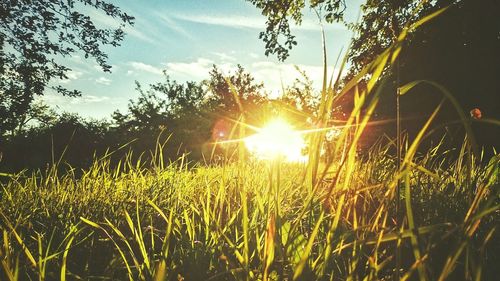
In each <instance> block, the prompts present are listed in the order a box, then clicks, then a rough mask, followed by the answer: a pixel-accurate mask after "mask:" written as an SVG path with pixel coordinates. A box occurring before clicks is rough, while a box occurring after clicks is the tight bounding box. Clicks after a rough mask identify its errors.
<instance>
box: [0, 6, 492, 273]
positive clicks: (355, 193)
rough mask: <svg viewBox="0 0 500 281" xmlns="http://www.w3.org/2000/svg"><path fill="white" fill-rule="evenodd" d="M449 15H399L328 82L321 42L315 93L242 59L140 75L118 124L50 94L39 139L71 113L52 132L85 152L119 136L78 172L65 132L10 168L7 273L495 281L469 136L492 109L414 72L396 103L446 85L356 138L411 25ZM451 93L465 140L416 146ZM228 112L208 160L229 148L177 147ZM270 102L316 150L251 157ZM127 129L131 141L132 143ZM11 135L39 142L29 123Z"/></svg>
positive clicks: (480, 158) (0, 256)
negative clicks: (195, 157) (199, 71)
mask: <svg viewBox="0 0 500 281" xmlns="http://www.w3.org/2000/svg"><path fill="white" fill-rule="evenodd" d="M256 2H258V1H256ZM318 2H321V1H318ZM325 2H326V3H330V4H332V3H333V4H334V3H336V2H335V1H333V2H332V1H325ZM338 3H340V2H338ZM445 12H446V8H443V9H438V10H434V11H432V13H429V14H427V15H425V16H424V17H423V18H420V19H419V20H417V21H411V22H408V23H406V24H405V27H404V28H402V29H401V32H400V33H399V34H398V35H397V36H395V38H394V40H392V41H391V42H390V44H389V45H387V46H386V47H385V48H384V49H383V50H382V51H381V52H380V53H378V54H377V55H376V56H375V57H374V58H373V60H371V61H370V62H367V63H366V64H365V65H363V67H361V68H360V69H359V72H358V73H356V74H355V75H352V77H350V80H346V81H344V80H343V79H342V73H343V72H344V68H345V67H346V64H347V60H348V57H347V56H346V57H345V58H344V59H343V60H342V61H341V62H339V63H338V65H337V67H338V68H339V69H340V74H339V75H338V76H337V77H332V78H329V76H328V73H327V71H326V70H327V63H326V52H325V54H324V57H325V64H324V69H325V71H324V77H323V88H322V89H321V92H320V94H319V96H318V98H317V99H315V98H314V97H313V96H312V93H311V87H310V83H309V82H308V80H307V79H305V81H304V83H303V84H301V83H299V82H297V83H296V84H295V85H293V86H292V87H290V88H289V89H288V91H287V93H286V94H285V95H284V96H283V97H282V98H281V99H280V100H275V101H271V100H269V99H267V98H266V97H265V96H264V95H262V94H260V93H259V91H260V90H262V85H260V84H256V83H255V82H254V81H253V79H252V77H251V75H250V74H247V73H245V72H244V70H243V69H242V68H241V67H240V68H239V69H238V70H237V71H236V72H235V73H232V74H230V76H229V77H226V76H224V75H222V73H221V72H220V71H219V70H218V69H217V68H216V67H214V68H213V70H212V72H211V77H210V79H209V80H208V81H205V82H203V83H200V84H198V83H191V82H188V83H186V84H178V83H177V82H175V81H172V80H171V79H170V78H168V76H166V80H165V81H164V82H161V83H157V84H153V85H150V87H149V89H148V90H143V88H142V86H141V85H139V84H138V91H139V92H140V94H141V95H140V98H139V99H138V100H137V101H131V102H130V104H129V108H128V111H129V112H128V113H127V114H122V113H120V112H116V113H115V114H114V124H113V125H112V126H110V125H109V124H106V123H99V122H86V121H84V120H81V119H79V118H78V117H75V116H73V115H67V114H66V115H60V116H57V114H55V115H54V114H53V113H51V112H50V111H48V110H46V109H44V107H43V106H41V105H40V106H39V107H38V108H39V109H40V110H35V111H33V113H32V116H33V118H34V119H36V120H38V122H39V124H41V125H40V126H38V127H35V128H34V129H33V130H34V131H36V130H40V131H39V132H37V133H36V134H35V135H34V136H33V137H34V138H35V140H36V137H37V136H38V135H43V134H46V135H50V134H51V132H52V131H51V130H54V128H57V126H63V127H62V129H60V130H58V131H59V132H64V133H65V134H66V135H65V137H66V138H70V139H71V138H75V137H76V138H75V140H77V141H81V143H79V144H78V147H79V148H81V147H82V146H83V145H89V144H91V143H100V144H104V145H105V144H107V143H106V141H105V140H106V139H108V140H110V139H111V138H109V136H114V137H115V139H114V140H113V142H114V143H118V145H117V146H118V147H115V148H113V147H110V146H107V147H106V146H104V147H103V148H104V149H103V150H102V151H97V152H96V154H94V155H93V157H92V158H91V157H89V156H88V155H87V158H85V161H87V167H85V168H83V169H82V168H75V167H72V166H71V165H67V164H65V163H64V160H63V159H64V158H65V157H68V156H67V155H66V153H67V152H68V151H67V150H66V147H63V146H60V147H59V148H61V149H62V151H61V152H60V153H58V155H62V156H61V157H60V158H59V157H55V156H51V158H52V161H51V165H49V166H48V167H47V168H46V169H40V170H32V171H24V172H20V173H1V174H0V177H2V181H1V183H0V186H1V190H0V196H1V197H0V231H1V232H0V233H1V242H0V278H1V279H2V280H3V279H6V280H32V279H39V280H53V279H55V280H57V279H60V280H73V279H75V280H76V279H85V280H97V279H112V280H127V279H128V280H397V279H400V280H413V279H415V280H481V279H484V280H491V279H495V277H496V276H497V275H498V274H500V272H499V269H498V267H497V266H496V263H495V262H496V253H498V251H499V250H500V249H499V245H500V243H499V242H500V240H499V239H500V238H499V236H498V233H497V228H498V221H499V219H500V179H499V172H500V157H499V155H498V154H496V151H495V150H493V153H494V154H496V155H493V156H492V157H486V156H485V154H484V153H482V152H481V150H479V149H478V148H477V145H476V142H475V138H474V134H473V130H472V122H483V123H490V124H491V123H492V124H493V125H498V123H499V122H498V121H495V120H481V119H480V118H478V120H476V119H472V118H471V117H468V115H467V114H466V113H465V112H464V110H463V109H462V108H461V107H460V103H459V102H457V99H456V98H454V96H453V95H452V94H451V93H450V92H449V91H448V90H447V89H446V88H445V87H443V86H442V85H440V84H439V83H436V82H433V81H429V80H416V81H411V82H409V83H405V84H404V85H401V86H400V87H398V94H399V95H400V98H401V99H405V98H407V97H411V96H412V95H414V94H415V89H418V88H417V87H420V86H422V85H426V86H428V87H430V88H433V89H435V91H437V92H438V93H439V94H440V97H441V99H440V103H439V104H438V105H437V106H436V107H435V108H434V109H433V111H432V112H431V113H430V114H429V115H428V116H427V118H426V120H425V122H424V123H423V124H422V126H421V128H420V129H419V130H418V131H417V132H416V133H415V134H414V135H408V134H401V135H398V136H397V137H398V138H391V137H389V136H384V137H382V138H381V139H379V141H378V142H377V143H375V145H373V146H372V148H371V149H370V150H366V151H364V152H360V151H359V150H358V148H359V147H360V146H361V141H362V139H363V136H365V135H366V134H369V133H370V130H371V129H372V128H373V127H372V126H371V124H372V117H373V115H374V113H375V112H376V108H377V107H378V106H379V104H381V103H382V100H383V98H384V97H385V96H387V95H391V96H392V97H394V93H393V91H392V89H391V85H390V83H388V81H390V79H389V78H388V76H386V75H387V73H388V71H390V70H391V69H394V68H396V67H397V62H398V58H399V56H400V54H401V50H402V48H403V47H404V46H405V44H406V42H407V39H408V37H409V36H412V32H414V31H415V30H418V28H420V27H421V26H422V25H424V24H427V23H428V22H430V21H431V20H434V19H435V18H439V16H440V15H441V14H443V13H445ZM323 43H324V42H323ZM207 93H208V94H207ZM163 95H165V96H163ZM348 96H351V97H352V102H351V104H352V105H351V108H350V109H351V110H350V111H349V112H345V113H348V114H347V116H346V117H345V118H344V119H343V120H341V121H342V122H341V126H340V125H338V124H336V125H338V126H335V129H336V134H335V136H334V137H333V138H329V137H328V136H327V135H328V132H329V131H331V130H332V127H331V126H332V122H333V121H334V120H332V119H333V116H334V113H335V111H336V109H337V108H338V106H339V102H340V101H342V100H343V99H345V98H346V97H348ZM446 105H450V106H451V108H453V110H454V111H455V114H456V116H458V117H456V118H457V119H458V120H459V122H458V124H460V126H462V127H463V131H464V132H465V137H464V138H463V142H462V145H461V146H460V147H458V148H457V149H455V151H453V150H449V149H448V148H447V147H446V146H445V142H446V139H447V138H448V137H449V135H444V136H443V137H442V139H441V141H438V142H437V144H436V143H434V144H433V145H430V146H429V145H428V146H427V147H422V145H423V144H424V143H425V141H426V139H427V138H429V136H431V135H433V131H432V130H431V129H432V124H433V123H434V122H435V121H436V120H437V119H438V117H439V115H440V113H441V110H442V108H444V107H445V106H446ZM41 112H42V113H43V114H42V113H41ZM290 112H291V113H290ZM218 114H220V115H218ZM266 114H267V115H266ZM221 115H222V116H223V117H224V118H222V120H230V121H231V122H230V126H229V129H230V130H229V131H228V132H229V134H228V135H227V136H223V137H224V138H223V139H220V140H221V141H222V144H217V146H214V147H212V148H211V151H213V152H214V153H208V154H206V155H207V156H208V157H209V158H208V159H209V160H210V155H213V154H215V153H219V154H220V156H221V157H220V158H219V160H220V161H213V162H210V161H206V163H204V162H201V161H200V162H191V161H189V160H188V159H189V158H188V156H186V154H185V153H182V150H181V153H180V156H179V157H178V158H175V157H174V155H175V154H172V153H173V152H169V151H170V150H172V149H173V150H176V149H177V147H178V146H179V145H180V142H184V141H192V146H193V147H199V144H198V143H197V142H198V140H203V139H204V140H206V139H207V138H210V137H211V136H210V135H211V134H212V133H213V131H212V129H213V128H215V127H217V124H218V121H220V119H221V118H219V117H220V116H221ZM276 115H279V116H283V115H286V116H288V117H287V118H290V119H293V118H296V120H295V122H294V123H296V124H298V125H297V127H300V126H301V124H308V125H310V126H308V127H313V126H314V128H315V129H311V130H309V131H308V134H307V136H308V143H309V146H308V150H307V151H306V152H307V154H308V162H307V163H302V164H300V163H287V162H285V161H284V158H283V157H275V158H274V159H272V160H266V161H260V160H257V159H252V158H251V155H248V151H247V150H246V149H245V147H244V145H243V142H242V139H244V138H245V137H246V136H247V135H248V134H249V132H248V127H252V125H254V124H259V120H258V119H259V118H264V117H265V118H269V116H276ZM254 116H257V118H255V117H254ZM290 116H291V117H290ZM473 117H475V118H477V115H474V116H473ZM335 121H337V122H338V121H339V120H335ZM301 122H302V123H301ZM46 123H47V124H52V125H50V126H45V125H43V124H46ZM188 123H195V124H196V126H199V127H196V126H186V124H188ZM214 123H215V124H214ZM96 124H99V126H96ZM164 124H168V126H170V127H166V128H165V127H163V125H164ZM64 126H68V127H69V128H75V127H78V129H79V130H78V131H75V130H68V127H64ZM72 126H73V127H72ZM223 126H226V125H223ZM86 130H87V133H84V134H82V135H81V136H86V137H89V136H90V137H89V138H88V139H85V138H83V137H80V136H79V135H77V134H78V132H82V131H83V132H85V131H86ZM165 130H166V131H167V132H164V131H165ZM169 130H172V131H169ZM169 133H174V134H173V137H172V139H168V135H169ZM177 133H178V134H179V135H180V136H181V137H180V138H179V139H175V137H176V134H177ZM130 135H132V136H134V137H135V138H136V139H137V141H136V142H137V144H136V143H134V142H133V143H129V141H128V139H127V137H128V136H130ZM144 135H147V136H151V135H157V136H158V138H156V139H155V140H152V139H151V138H150V137H145V136H144ZM124 136H125V137H124ZM193 136H195V137H193ZM218 136H219V137H222V136H220V135H218ZM441 136H442V135H440V137H441ZM15 137H16V136H14V135H13V136H11V138H15ZM17 137H19V138H20V140H22V138H29V137H31V136H30V131H27V132H26V134H25V135H23V134H20V135H18V136H17ZM212 137H213V136H212ZM61 138H62V137H61ZM400 138H401V139H402V140H401V139H400ZM432 139H433V140H435V139H436V138H435V137H433V138H432ZM216 140H219V139H216ZM225 140H227V141H229V144H227V143H224V141H225ZM327 140H328V141H327ZM51 141H52V144H54V143H56V142H57V141H59V139H58V138H57V137H56V138H54V137H52V140H51ZM177 141H179V143H178V142H177ZM17 143H19V141H16V142H11V143H10V144H11V145H16V144H17ZM134 145H136V147H134ZM183 145H184V144H183ZM186 147H187V146H186ZM217 148H219V149H220V150H219V151H217V150H216V149H217ZM84 150H85V149H84ZM123 151H125V153H123ZM189 151H191V150H188V149H186V152H189ZM324 151H328V153H327V154H325V153H324ZM400 155H402V157H399V156H400ZM166 156H167V157H166ZM10 157H11V158H9V159H14V157H13V156H10ZM75 159H77V160H78V159H81V158H80V156H77V157H75ZM61 167H63V169H62V168H61Z"/></svg>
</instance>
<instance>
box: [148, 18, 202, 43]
mask: <svg viewBox="0 0 500 281" xmlns="http://www.w3.org/2000/svg"><path fill="white" fill-rule="evenodd" d="M156 16H157V17H159V18H160V19H161V20H162V21H163V23H165V24H164V25H163V26H164V27H166V28H168V29H170V30H173V31H175V32H177V33H178V34H180V35H182V36H184V37H186V38H189V39H194V37H193V36H192V35H191V34H190V33H189V32H188V31H186V29H184V28H183V27H182V26H180V25H179V24H177V22H176V21H175V20H173V19H172V18H171V17H169V16H167V15H166V14H160V13H156Z"/></svg>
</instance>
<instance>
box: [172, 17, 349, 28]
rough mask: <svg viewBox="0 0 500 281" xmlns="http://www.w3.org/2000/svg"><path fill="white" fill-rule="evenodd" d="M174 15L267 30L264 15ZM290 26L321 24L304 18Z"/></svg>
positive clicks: (200, 22) (200, 20)
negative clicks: (298, 23)
mask: <svg viewBox="0 0 500 281" xmlns="http://www.w3.org/2000/svg"><path fill="white" fill-rule="evenodd" d="M172 17H174V18H176V19H178V20H182V21H188V22H193V23H199V24H208V25H218V26H224V27H230V28H248V29H259V30H265V28H266V18H265V17H263V16H247V15H229V16H227V15H224V16H222V15H207V14H198V15H192V14H180V15H172ZM289 23H290V28H291V29H292V30H304V31H319V30H320V28H321V26H320V24H319V23H318V21H316V20H313V19H309V18H303V19H302V23H301V24H300V25H297V24H295V22H293V20H290V21H289ZM324 29H325V30H332V29H335V30H347V28H346V27H345V26H344V25H343V24H340V23H333V24H325V25H324Z"/></svg>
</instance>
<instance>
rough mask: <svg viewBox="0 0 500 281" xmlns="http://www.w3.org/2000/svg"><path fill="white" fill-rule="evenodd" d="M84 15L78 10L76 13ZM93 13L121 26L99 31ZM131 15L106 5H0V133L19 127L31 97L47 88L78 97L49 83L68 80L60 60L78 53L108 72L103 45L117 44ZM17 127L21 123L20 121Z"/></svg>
mask: <svg viewBox="0 0 500 281" xmlns="http://www.w3.org/2000/svg"><path fill="white" fill-rule="evenodd" d="M82 10H83V11H85V12H81V11H82ZM93 13H104V14H106V16H108V17H110V18H113V19H116V20H117V21H118V22H120V26H119V27H118V28H117V29H109V28H99V27H98V26H96V25H95V23H94V20H93V18H92V15H93ZM133 19H134V18H133V17H132V16H130V15H128V14H126V13H124V12H122V11H121V10H120V9H119V8H118V7H117V6H116V5H114V4H110V3H108V2H105V1H89V0H78V1H53V0H36V1H25V0H21V1H18V0H6V1H2V3H1V4H0V132H1V134H4V133H5V132H6V131H8V130H14V129H15V128H17V127H18V126H20V124H19V121H20V120H24V119H25V118H26V117H25V115H26V113H27V112H28V111H29V110H30V106H31V104H32V102H33V99H34V96H35V95H43V93H44V91H45V90H46V88H47V87H50V88H52V89H53V90H55V91H57V92H59V93H61V94H63V95H68V96H77V95H79V94H80V92H79V91H77V90H68V89H66V88H64V87H62V86H60V85H50V84H49V83H50V81H53V80H54V79H67V78H68V77H67V73H68V71H70V69H69V68H68V67H67V66H65V65H64V64H62V63H60V62H59V61H60V58H64V57H68V56H71V55H72V54H75V53H77V52H81V53H83V55H84V56H85V58H88V57H92V58H94V59H95V61H96V62H97V64H98V65H99V66H100V67H101V68H102V70H103V71H110V69H111V66H110V65H109V64H108V63H107V54H106V53H105V52H104V51H103V46H106V45H110V46H118V45H119V44H120V41H121V40H123V36H124V31H123V29H124V27H125V26H126V25H130V24H133ZM21 124H22V123H21Z"/></svg>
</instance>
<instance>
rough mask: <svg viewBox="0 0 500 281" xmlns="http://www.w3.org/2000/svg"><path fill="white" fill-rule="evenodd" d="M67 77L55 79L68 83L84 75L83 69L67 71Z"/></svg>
mask: <svg viewBox="0 0 500 281" xmlns="http://www.w3.org/2000/svg"><path fill="white" fill-rule="evenodd" d="M66 76H67V78H66V79H55V80H54V81H55V82H56V83H59V84H68V83H70V82H71V81H74V80H78V79H80V78H81V77H82V76H83V71H78V70H71V71H68V72H66Z"/></svg>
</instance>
